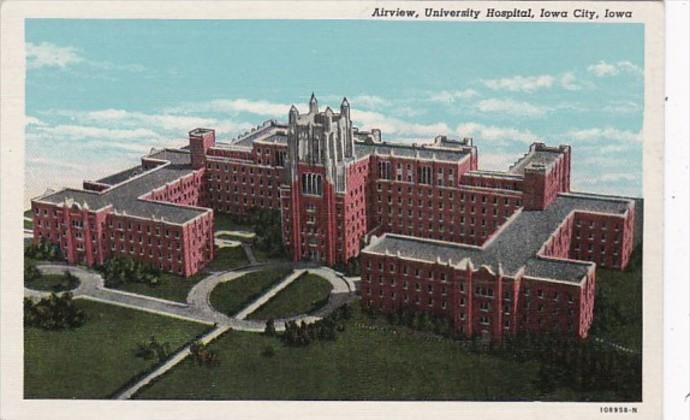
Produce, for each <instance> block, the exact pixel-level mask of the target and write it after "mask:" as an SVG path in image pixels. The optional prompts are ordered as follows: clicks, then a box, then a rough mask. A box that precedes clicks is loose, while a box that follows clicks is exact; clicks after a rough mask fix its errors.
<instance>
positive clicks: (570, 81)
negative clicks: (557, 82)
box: [561, 72, 582, 90]
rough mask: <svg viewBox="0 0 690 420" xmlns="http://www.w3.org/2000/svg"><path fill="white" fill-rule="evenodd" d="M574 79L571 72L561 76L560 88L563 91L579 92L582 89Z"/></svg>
mask: <svg viewBox="0 0 690 420" xmlns="http://www.w3.org/2000/svg"><path fill="white" fill-rule="evenodd" d="M576 79H577V78H576V77H575V74H574V73H572V72H567V73H565V74H563V76H561V86H562V87H563V89H565V90H580V89H582V86H580V85H579V84H578V83H577V82H576Z"/></svg>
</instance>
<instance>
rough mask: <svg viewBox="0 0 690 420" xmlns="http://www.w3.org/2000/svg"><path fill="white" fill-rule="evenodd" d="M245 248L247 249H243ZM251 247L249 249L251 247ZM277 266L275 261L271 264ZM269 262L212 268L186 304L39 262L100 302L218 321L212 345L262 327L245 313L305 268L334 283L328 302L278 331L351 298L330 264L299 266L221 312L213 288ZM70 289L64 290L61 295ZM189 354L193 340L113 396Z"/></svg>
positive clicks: (78, 294)
mask: <svg viewBox="0 0 690 420" xmlns="http://www.w3.org/2000/svg"><path fill="white" fill-rule="evenodd" d="M245 250H246V249H245ZM249 250H250V251H251V248H249ZM273 265H276V264H273ZM265 266H266V265H260V264H256V263H253V264H251V265H249V266H247V267H243V268H238V269H235V270H231V271H225V272H220V273H213V274H211V275H209V276H208V277H206V278H204V279H203V280H201V281H200V282H199V283H197V284H196V285H195V286H194V287H193V288H192V289H191V290H190V292H189V294H188V295H187V303H179V302H173V301H168V300H164V299H158V298H155V297H151V296H146V295H140V294H135V293H130V292H124V291H121V290H116V289H109V288H106V287H105V281H104V279H103V277H102V276H101V275H100V274H99V273H97V272H95V271H91V270H86V269H84V268H81V267H75V266H68V265H61V264H38V265H37V267H38V269H39V270H40V271H41V272H42V273H45V274H62V273H64V272H65V271H69V272H70V273H72V274H74V275H75V276H77V278H79V281H80V283H79V286H78V287H77V288H76V289H74V290H71V291H69V292H70V293H72V295H73V296H74V298H77V299H89V300H94V301H97V302H104V303H108V304H112V305H118V306H124V307H127V308H132V309H138V310H141V311H146V312H152V313H155V314H159V315H165V316H170V317H175V318H180V319H185V320H190V321H196V322H201V323H204V324H211V325H215V328H213V329H212V330H211V331H209V332H208V333H207V334H206V335H204V336H203V337H201V338H200V340H199V341H201V342H202V343H204V344H208V343H209V342H211V341H212V340H214V339H216V338H217V337H219V336H220V335H221V334H223V333H224V332H226V331H228V330H230V329H233V330H238V331H248V332H263V331H264V329H265V327H266V321H264V320H247V319H245V318H246V316H247V315H249V314H251V313H252V312H254V311H255V310H257V309H258V308H260V307H261V306H262V305H264V304H265V303H266V302H268V301H269V300H270V299H271V298H272V297H273V296H275V295H276V294H277V293H279V292H280V291H281V290H283V289H284V288H285V287H287V286H288V285H289V284H290V283H291V282H293V281H294V280H296V279H297V278H299V277H300V276H301V275H302V274H304V273H305V272H307V271H308V272H311V273H314V274H317V275H319V276H321V277H323V278H325V279H326V280H328V281H329V282H330V283H331V285H332V286H333V288H332V290H331V294H330V296H329V299H328V302H327V303H326V305H324V307H322V308H320V309H319V310H318V311H317V312H316V313H315V314H313V315H306V314H303V315H298V316H295V317H291V318H286V319H279V320H276V321H275V328H276V330H277V331H282V330H284V329H285V323H286V322H288V321H292V320H294V321H298V322H301V321H304V322H306V323H310V322H315V321H317V320H319V319H321V318H322V317H324V316H326V315H328V314H329V313H331V312H332V311H333V310H335V309H336V308H337V307H339V306H340V305H342V304H343V303H345V302H349V301H351V300H353V299H354V297H355V293H354V291H355V289H354V283H352V278H349V279H346V278H345V277H343V276H342V275H340V274H338V273H336V272H335V271H333V270H332V269H330V268H327V267H316V268H306V269H305V268H299V269H295V270H294V271H293V273H291V274H290V275H289V276H288V277H286V278H285V279H284V280H283V281H281V282H280V283H279V284H277V285H276V286H274V287H273V288H272V289H270V290H268V291H267V292H266V293H264V294H263V295H262V296H260V297H259V298H258V299H256V300H255V301H254V302H252V303H251V304H249V305H248V306H247V307H246V308H244V309H243V310H242V311H240V312H239V313H238V314H237V315H235V316H234V317H229V316H227V315H225V314H223V313H220V312H218V311H217V310H215V309H214V308H213V306H212V305H211V303H210V300H209V297H210V295H211V292H212V291H213V289H214V288H215V287H216V286H218V285H219V284H220V283H224V282H228V281H233V280H236V279H238V278H240V277H242V276H243V275H245V274H248V273H252V272H255V271H258V270H261V269H262V268H264V267H265ZM64 293H67V291H65V292H60V293H58V295H61V294H64ZM50 295H51V292H47V291H39V290H33V289H28V288H26V287H25V288H24V296H26V297H28V298H32V299H41V298H45V297H48V296H50ZM190 354H191V352H190V345H187V346H185V347H184V348H183V349H182V350H180V351H179V352H177V353H175V354H173V355H171V356H170V358H168V360H166V361H165V363H163V364H162V365H160V366H158V367H157V368H156V369H155V370H154V371H153V372H151V373H149V374H148V375H146V376H145V377H144V378H142V379H141V380H139V381H137V382H136V383H135V384H133V385H132V386H130V387H128V388H126V389H124V390H123V391H122V392H120V393H119V394H118V395H116V397H115V398H117V399H129V398H131V397H132V396H133V395H134V394H136V393H137V392H138V391H139V390H140V389H141V388H142V387H144V386H146V385H147V384H149V383H150V382H151V381H152V380H154V379H155V378H157V377H159V376H161V375H163V374H164V373H165V372H167V371H168V370H170V369H172V368H173V367H174V366H175V365H177V364H178V363H180V362H181V361H182V360H184V359H185V358H187V357H188V356H189V355H190Z"/></svg>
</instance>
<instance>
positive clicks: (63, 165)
mask: <svg viewBox="0 0 690 420" xmlns="http://www.w3.org/2000/svg"><path fill="white" fill-rule="evenodd" d="M26 163H27V165H29V166H33V167H37V166H48V167H52V168H60V169H63V170H64V169H67V170H71V171H81V170H82V169H84V167H83V165H78V164H76V163H71V162H68V161H65V160H61V159H48V158H44V157H27V159H26Z"/></svg>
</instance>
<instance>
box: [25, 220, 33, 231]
mask: <svg viewBox="0 0 690 420" xmlns="http://www.w3.org/2000/svg"><path fill="white" fill-rule="evenodd" d="M33 228H34V222H30V221H28V220H24V229H33Z"/></svg>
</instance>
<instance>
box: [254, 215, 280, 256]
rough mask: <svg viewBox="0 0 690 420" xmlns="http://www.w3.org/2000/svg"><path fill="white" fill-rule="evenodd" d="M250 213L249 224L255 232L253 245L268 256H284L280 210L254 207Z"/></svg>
mask: <svg viewBox="0 0 690 420" xmlns="http://www.w3.org/2000/svg"><path fill="white" fill-rule="evenodd" d="M251 214H252V216H251V224H252V225H253V226H254V232H255V233H256V237H255V239H254V246H255V247H256V248H257V249H258V250H260V251H263V252H265V253H266V254H267V255H268V256H269V257H281V256H284V255H285V247H284V246H283V232H282V227H281V221H280V210H269V209H255V210H254V211H252V212H251Z"/></svg>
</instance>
